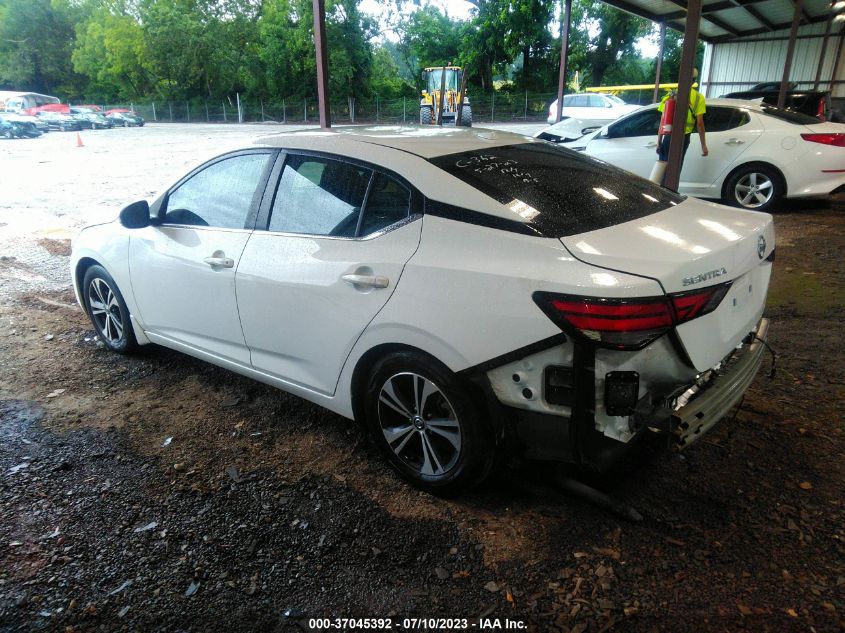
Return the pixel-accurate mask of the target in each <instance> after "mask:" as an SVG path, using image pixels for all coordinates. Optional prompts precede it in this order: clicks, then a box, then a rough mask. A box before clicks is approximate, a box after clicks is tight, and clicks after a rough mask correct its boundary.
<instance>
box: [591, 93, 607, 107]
mask: <svg viewBox="0 0 845 633" xmlns="http://www.w3.org/2000/svg"><path fill="white" fill-rule="evenodd" d="M589 101H590V107H591V108H603V107H604V99H602V98H601V96H600V95H589Z"/></svg>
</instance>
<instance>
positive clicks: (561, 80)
mask: <svg viewBox="0 0 845 633" xmlns="http://www.w3.org/2000/svg"><path fill="white" fill-rule="evenodd" d="M571 16H572V0H563V15H562V16H561V18H560V22H561V25H560V28H561V31H560V72H559V74H558V79H557V113H556V114H555V122H556V123H557V122H559V121H560V117H561V116H562V112H563V93H564V91H565V89H566V62H567V56H568V53H569V22H570V21H571V20H570V18H571Z"/></svg>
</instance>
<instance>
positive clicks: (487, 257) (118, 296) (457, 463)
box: [71, 128, 775, 491]
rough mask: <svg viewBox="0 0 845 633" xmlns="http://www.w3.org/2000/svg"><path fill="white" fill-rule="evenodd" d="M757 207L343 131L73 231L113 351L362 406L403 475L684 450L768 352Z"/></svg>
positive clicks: (557, 156) (478, 137) (267, 145)
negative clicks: (169, 358) (665, 442)
mask: <svg viewBox="0 0 845 633" xmlns="http://www.w3.org/2000/svg"><path fill="white" fill-rule="evenodd" d="M774 241H775V240H774V229H773V224H772V218H771V217H770V216H769V215H767V214H763V213H755V212H747V211H739V210H735V209H729V208H727V207H722V206H718V205H714V204H708V203H704V202H701V201H698V200H694V199H686V198H684V197H683V196H679V195H677V194H675V193H672V192H670V191H667V190H665V189H662V188H660V187H657V186H655V185H653V184H652V183H650V182H647V181H645V180H642V179H640V178H634V177H632V176H630V175H627V174H625V172H623V171H621V170H618V169H616V168H614V167H611V166H609V165H607V164H605V163H601V162H599V161H595V160H592V159H590V158H588V157H585V156H583V155H581V154H578V153H577V152H572V151H569V150H564V149H561V148H558V147H555V146H553V145H551V144H549V143H546V142H543V141H535V140H533V139H531V138H528V137H524V136H517V135H514V134H508V133H502V132H494V131H490V130H480V129H472V130H469V129H421V128H372V129H366V128H346V129H344V128H339V129H335V130H333V131H310V132H305V133H294V134H286V135H279V136H274V137H269V138H267V139H263V140H262V141H261V142H260V143H259V144H258V145H257V146H255V147H252V148H247V149H243V150H240V151H236V152H231V153H227V154H224V155H222V156H218V157H217V158H214V159H213V160H210V161H208V162H206V163H204V164H202V165H200V166H199V167H197V168H196V169H194V170H193V171H191V172H190V173H188V174H187V175H185V176H184V177H183V178H181V179H179V180H178V181H177V182H176V183H175V184H174V185H173V186H172V187H170V188H169V189H168V190H167V191H166V192H165V193H164V194H163V195H162V196H161V197H160V198H158V199H157V200H156V201H155V202H153V203H152V204H151V205H150V204H148V203H147V202H146V201H140V202H136V203H134V204H131V205H129V206H128V207H126V208H125V209H124V210H123V211H122V212H121V213H120V217H119V218H118V219H116V220H115V221H113V222H110V223H107V224H100V225H95V226H91V227H88V228H86V229H84V230H83V231H82V232H81V234H80V235H79V236H78V237H77V238H76V239H75V240H74V243H73V254H72V257H71V273H72V276H73V285H74V288H75V290H76V294H77V298H78V300H79V302H80V304H81V305H82V306H83V307H84V309H85V310H86V312H87V313H88V315H89V316H90V318H91V321H92V323H93V325H94V328H95V329H96V331H97V333H98V335H99V336H100V337H101V339H102V341H103V342H104V343H105V345H106V347H107V348H108V349H110V350H112V351H114V352H121V353H123V352H129V351H131V350H133V349H135V348H136V347H137V346H138V345H144V344H147V343H157V344H159V345H164V346H166V347H170V348H173V349H175V350H179V351H182V352H184V353H186V354H190V355H192V356H196V357H198V358H201V359H205V360H207V361H209V362H212V363H215V364H217V365H220V366H222V367H225V368H228V369H230V370H232V371H235V372H238V373H241V374H244V375H246V376H250V377H252V378H254V379H256V380H260V381H263V382H266V383H268V384H271V385H275V386H277V387H279V388H281V389H284V390H286V391H289V392H291V393H294V394H297V395H299V396H301V397H303V398H306V399H308V400H311V401H313V402H316V403H318V404H320V405H322V406H324V407H326V408H328V409H331V410H332V411H335V412H337V413H340V414H341V415H344V416H346V417H348V418H354V419H358V420H360V421H362V422H364V423H365V424H366V426H367V428H368V429H369V430H370V432H371V433H372V436H373V438H374V439H375V441H376V442H377V443H378V444H379V446H380V447H381V449H382V451H383V452H384V455H385V456H386V458H387V459H388V460H389V461H390V463H391V464H392V465H393V466H394V467H395V468H396V469H397V470H398V471H399V472H400V473H401V474H402V475H403V476H404V477H406V478H407V479H409V480H410V481H411V482H413V483H414V484H416V485H418V486H420V487H423V488H426V489H428V490H432V491H447V490H450V489H455V488H459V487H463V486H466V485H469V484H472V483H475V482H478V481H480V480H481V479H483V478H484V477H485V476H486V475H487V474H488V473H489V472H490V470H491V468H492V467H493V465H494V464H495V463H496V461H495V458H496V455H497V454H501V453H503V452H511V453H520V454H522V455H525V456H527V457H529V458H537V459H545V460H559V461H563V462H570V463H577V464H581V465H583V466H587V467H592V468H597V469H600V468H603V467H604V466H606V465H607V464H608V463H610V462H612V461H613V460H614V459H615V458H616V457H618V456H619V455H621V454H622V453H624V452H625V451H626V449H628V448H629V447H631V446H633V445H634V444H635V443H634V442H632V440H633V439H634V438H635V437H637V436H638V435H639V434H641V433H644V432H647V430H649V429H652V430H653V429H658V430H662V431H663V432H665V433H667V434H670V435H671V437H672V438H673V439H674V441H676V442H677V443H679V444H681V445H687V444H689V443H690V442H692V441H693V440H695V439H697V438H698V437H700V436H701V435H702V434H703V433H704V432H705V431H707V429H709V428H710V427H711V426H712V425H713V424H715V423H716V422H717V421H718V420H719V419H720V418H721V417H722V416H723V415H724V414H725V413H726V412H728V411H729V410H730V408H731V407H732V406H733V405H734V404H735V403H736V402H737V401H738V400H739V399H740V398H741V397H742V394H743V393H744V391H745V389H746V388H747V387H748V385H749V384H750V382H751V380H752V379H753V377H754V375H755V374H756V372H757V369H758V367H759V365H760V362H761V355H762V351H763V344H762V343H761V341H762V340H763V339H765V337H766V329H767V322H766V320H765V319H762V314H763V307H764V305H765V301H766V293H767V289H768V284H769V275H770V273H771V268H772V260H773V256H774Z"/></svg>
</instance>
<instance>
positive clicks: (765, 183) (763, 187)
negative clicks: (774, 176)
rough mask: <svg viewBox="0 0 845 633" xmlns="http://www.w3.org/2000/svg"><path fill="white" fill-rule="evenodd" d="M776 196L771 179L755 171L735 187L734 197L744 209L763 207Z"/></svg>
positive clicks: (744, 177) (745, 176)
mask: <svg viewBox="0 0 845 633" xmlns="http://www.w3.org/2000/svg"><path fill="white" fill-rule="evenodd" d="M773 194H774V183H772V181H771V179H770V178H769V177H768V176H766V174H762V173H760V172H757V171H753V172H751V173H749V174H746V175H744V176H743V177H742V178H740V179H739V180H738V181H737V183H736V185H735V186H734V196H736V199H737V202H739V203H740V204H741V205H742V206H744V207H749V208H752V209H754V208H757V207H762V206H763V205H764V204H766V203H767V202H768V201H769V200H771V199H772V195H773Z"/></svg>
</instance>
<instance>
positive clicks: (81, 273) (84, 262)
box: [73, 252, 150, 345]
mask: <svg viewBox="0 0 845 633" xmlns="http://www.w3.org/2000/svg"><path fill="white" fill-rule="evenodd" d="M92 255H94V256H92ZM96 255H97V254H96V252H94V253H92V254H85V255H82V256H81V257H80V258H79V259H78V260H77V261H76V263H75V264H73V290H74V292H75V294H76V300H77V303H79V305H80V306H81V307H82V310H83V311H86V309H85V303H84V300H83V297H82V293H83V288H82V281H83V280H84V279H85V273H87V272H88V269H89V268H91V267H92V266H100V267H101V268H103V270H105V271H106V272H107V273H108V274H109V275H111V276H112V278H113V279H115V283H116V284H117V287H118V290H119V291H120V293H121V296H122V297H123V300H124V302H125V303H126V307H127V309H128V311H129V318H130V322H131V325H132V331H133V332H134V334H135V340H136V342H137V343H138V345H146V344H148V343H149V342H150V340H149V339H148V338H147V335H146V333H145V332H144V328H143V326H142V325H141V323H139V322H138V319H137V309H136V305H135V298H134V296H133V295H132V293H131V288H130V287H129V286H130V284H129V282H128V278H126V280H125V281H127V283H126V284H122V283H121V281H124V279H123V278H121V281H118V279H117V278H116V277H115V273H114V271H113V270H111V269H110V267H109V266H108V265H106V264H105V263H104V258H103V257H99V258H98V257H97V256H96ZM86 312H87V311H86Z"/></svg>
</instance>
